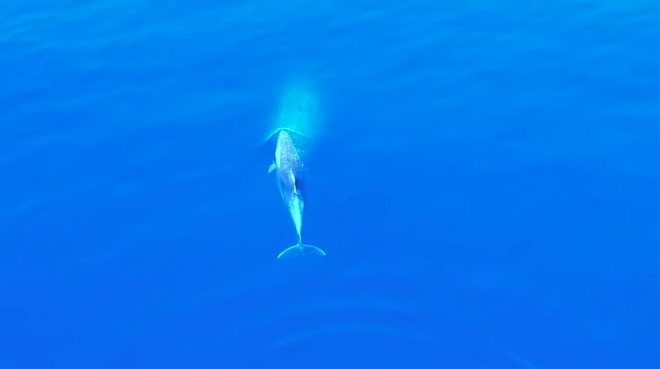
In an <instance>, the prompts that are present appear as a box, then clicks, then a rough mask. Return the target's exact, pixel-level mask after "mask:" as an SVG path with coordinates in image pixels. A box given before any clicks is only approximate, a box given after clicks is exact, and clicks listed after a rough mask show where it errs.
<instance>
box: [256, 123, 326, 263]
mask: <svg viewBox="0 0 660 369" xmlns="http://www.w3.org/2000/svg"><path fill="white" fill-rule="evenodd" d="M275 135H276V137H277V143H276V146H275V160H274V161H273V163H272V164H271V165H270V167H269V168H268V173H273V172H274V173H275V176H276V177H277V187H278V188H279V190H280V195H282V199H283V200H284V205H285V206H286V207H287V209H288V210H289V215H291V220H293V225H294V226H295V228H296V233H297V234H298V243H297V244H295V245H293V246H290V247H288V248H286V249H285V250H284V251H282V252H280V254H279V255H277V258H278V259H282V258H286V257H290V256H298V255H319V256H325V252H324V251H323V250H321V249H320V248H318V247H316V246H312V245H306V244H304V243H303V241H302V225H303V212H304V208H305V186H304V173H303V167H304V163H303V160H302V151H301V149H300V147H297V146H296V141H295V140H294V138H293V137H292V136H293V135H296V133H294V132H293V131H290V130H287V129H284V128H283V129H280V130H278V131H276V132H275Z"/></svg>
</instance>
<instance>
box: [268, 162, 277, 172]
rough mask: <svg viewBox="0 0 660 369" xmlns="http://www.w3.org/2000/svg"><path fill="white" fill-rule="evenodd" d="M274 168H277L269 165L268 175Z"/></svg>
mask: <svg viewBox="0 0 660 369" xmlns="http://www.w3.org/2000/svg"><path fill="white" fill-rule="evenodd" d="M275 168H277V165H275V163H273V164H271V165H270V166H269V167H268V173H270V172H272V171H274V170H275Z"/></svg>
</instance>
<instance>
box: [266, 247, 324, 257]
mask: <svg viewBox="0 0 660 369" xmlns="http://www.w3.org/2000/svg"><path fill="white" fill-rule="evenodd" d="M307 255H312V256H325V251H323V250H321V249H320V248H318V247H316V246H312V245H299V244H298V245H293V246H291V247H288V248H286V249H285V250H284V251H282V252H280V254H279V255H277V258H278V259H288V258H293V257H299V256H307Z"/></svg>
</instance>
